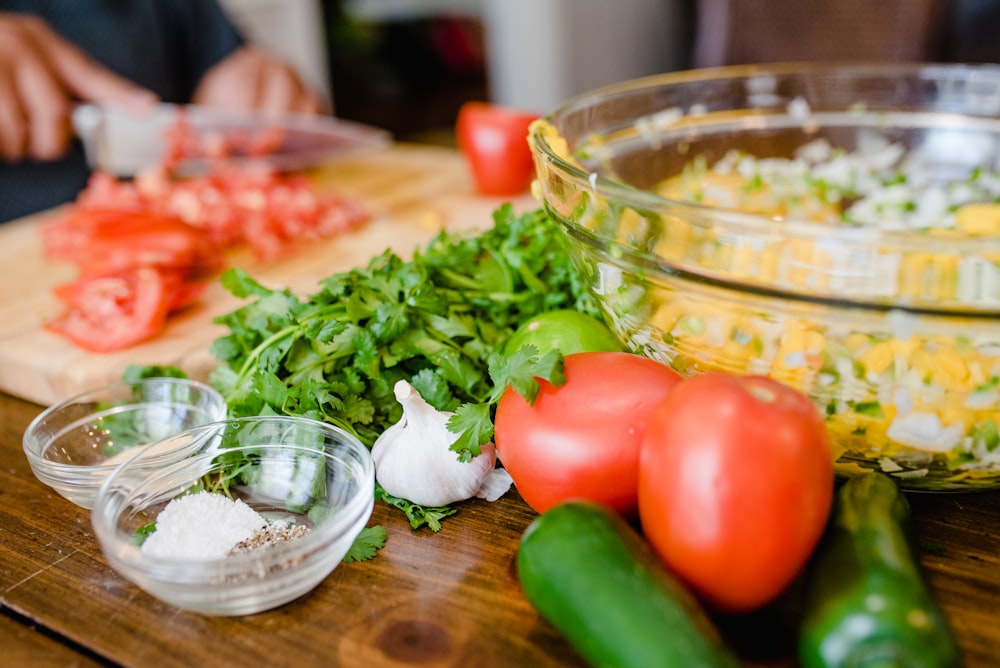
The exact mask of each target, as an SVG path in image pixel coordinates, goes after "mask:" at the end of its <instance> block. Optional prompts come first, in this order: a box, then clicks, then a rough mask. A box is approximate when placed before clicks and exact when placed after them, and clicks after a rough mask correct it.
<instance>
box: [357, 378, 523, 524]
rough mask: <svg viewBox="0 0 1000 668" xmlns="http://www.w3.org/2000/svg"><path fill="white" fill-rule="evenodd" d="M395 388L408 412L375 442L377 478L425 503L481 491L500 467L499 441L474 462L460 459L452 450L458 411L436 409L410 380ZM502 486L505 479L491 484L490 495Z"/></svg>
mask: <svg viewBox="0 0 1000 668" xmlns="http://www.w3.org/2000/svg"><path fill="white" fill-rule="evenodd" d="M393 391H394V392H395V394H396V399H397V401H399V403H400V405H402V407H403V416H402V417H401V418H400V420H399V422H397V423H396V424H394V425H392V426H391V427H389V428H388V429H386V430H385V432H383V433H382V435H381V436H379V437H378V439H377V440H376V441H375V444H374V445H373V446H372V457H373V459H374V460H375V478H376V480H378V482H379V484H380V485H382V488H383V489H385V491H386V492H388V493H389V494H391V495H393V496H396V497H399V498H402V499H406V500H407V501H410V502H411V503H415V504H418V505H422V506H446V505H448V504H451V503H456V502H458V501H464V500H466V499H470V498H472V497H474V496H477V494H479V492H480V490H481V489H482V488H483V485H484V483H485V482H486V481H487V479H488V478H490V476H491V474H492V473H493V471H494V470H495V467H496V449H495V448H494V446H493V444H492V443H487V444H485V445H483V446H481V447H482V452H481V453H480V454H479V455H477V456H476V457H473V458H472V460H471V461H469V462H462V461H459V459H458V455H457V453H455V452H454V451H452V450H451V449H450V446H451V444H452V443H454V442H455V440H456V439H457V438H458V434H455V433H453V432H451V431H449V430H448V419H449V418H450V417H451V416H452V413H448V412H444V411H438V410H437V409H435V408H434V407H433V406H431V405H430V404H428V403H427V402H426V401H424V399H423V397H421V396H420V394H419V393H418V392H417V391H416V390H415V389H414V388H413V386H412V385H410V384H409V383H408V382H406V381H405V380H401V381H399V382H397V383H396V385H395V386H394V387H393ZM504 474H506V471H504ZM501 481H502V478H501ZM501 487H502V482H501V483H500V484H499V485H497V486H496V488H493V487H491V488H490V489H491V490H492V491H491V492H490V494H489V495H490V496H493V495H495V494H496V490H497V489H500V488H501ZM509 487H510V485H509V484H508V485H507V487H506V488H504V489H503V491H501V492H499V495H496V496H495V498H499V496H501V495H502V494H503V493H504V492H506V490H507V489H509Z"/></svg>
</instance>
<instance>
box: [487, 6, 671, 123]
mask: <svg viewBox="0 0 1000 668" xmlns="http://www.w3.org/2000/svg"><path fill="white" fill-rule="evenodd" d="M483 1H484V7H483V22H484V27H485V30H486V48H487V62H488V64H489V73H488V74H489V85H490V96H491V98H492V99H493V101H495V102H498V103H500V104H506V105H509V106H513V107H519V108H522V109H527V110H532V111H536V112H539V113H545V112H548V111H551V110H553V109H555V108H556V107H557V106H559V105H560V104H561V103H562V102H564V101H566V100H568V99H569V98H571V97H573V96H575V95H578V94H580V93H584V92H587V91H588V90H591V89H593V88H597V87H599V86H603V85H606V84H611V83H616V82H619V81H625V80H627V79H633V78H636V77H640V76H645V75H648V74H656V73H658V72H665V71H669V70H676V69H680V68H681V67H682V66H683V63H684V62H685V59H686V53H685V50H684V47H683V44H684V42H685V40H684V39H682V37H683V34H682V30H683V29H684V26H683V25H682V23H681V13H680V9H679V8H678V7H677V4H678V3H676V2H672V1H671V0H483Z"/></svg>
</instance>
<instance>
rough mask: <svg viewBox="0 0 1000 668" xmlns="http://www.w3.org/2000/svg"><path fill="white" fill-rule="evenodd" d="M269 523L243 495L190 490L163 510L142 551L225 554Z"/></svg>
mask: <svg viewBox="0 0 1000 668" xmlns="http://www.w3.org/2000/svg"><path fill="white" fill-rule="evenodd" d="M266 525H267V520H265V519H264V518H263V517H262V516H261V515H260V514H259V513H258V512H257V511H256V510H254V509H253V508H251V507H250V506H248V505H247V504H246V503H244V502H243V501H240V500H239V499H230V498H229V497H227V496H224V495H222V494H215V493H212V492H198V493H196V494H188V495H185V496H180V497H178V498H176V499H174V500H173V501H171V502H170V503H168V504H167V506H166V507H165V508H164V509H163V510H162V511H161V512H160V514H159V516H157V518H156V530H155V531H154V532H153V533H152V534H150V536H149V538H147V539H146V541H145V542H144V543H143V544H142V553H143V554H145V555H148V556H151V557H157V558H163V559H214V558H217V557H225V556H227V555H228V554H229V552H230V550H232V549H233V547H234V546H236V545H237V544H239V543H240V542H242V541H245V540H247V539H248V538H250V536H252V535H253V533H254V532H255V531H257V530H259V529H261V528H263V527H265V526H266Z"/></svg>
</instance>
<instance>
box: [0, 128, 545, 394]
mask: <svg viewBox="0 0 1000 668" xmlns="http://www.w3.org/2000/svg"><path fill="white" fill-rule="evenodd" d="M313 178H314V180H315V183H316V188H317V190H318V191H319V192H331V193H336V194H340V195H343V196H345V197H350V198H354V199H357V200H358V201H359V202H360V203H362V204H363V205H364V206H366V207H368V208H369V210H370V211H371V213H372V219H371V221H370V222H369V223H368V224H367V225H365V226H364V227H363V228H361V229H358V230H356V231H353V232H351V233H348V234H345V235H342V236H338V237H334V238H331V239H328V240H325V241H322V242H319V243H309V244H307V245H303V246H301V247H299V248H297V249H296V250H295V252H294V253H293V254H290V255H288V256H287V257H284V258H282V259H280V260H277V261H274V262H268V263H262V262H260V261H258V260H256V259H255V258H254V257H253V255H252V254H251V253H249V251H246V250H243V251H236V252H233V253H231V254H230V255H229V256H227V260H228V263H229V264H230V265H234V266H241V267H243V268H245V269H247V270H248V271H249V272H250V273H251V274H252V275H253V276H254V278H256V279H258V280H259V281H261V282H262V283H264V284H266V285H269V286H271V287H288V288H291V289H293V290H296V291H299V292H304V293H309V292H313V291H315V290H316V289H318V285H317V283H318V281H319V280H321V279H322V278H325V277H327V276H329V275H330V274H332V273H334V272H336V271H343V270H347V269H351V268H353V267H355V266H358V265H363V264H365V263H367V262H368V260H369V259H370V258H371V257H373V256H374V255H377V254H378V253H381V252H382V251H384V250H385V249H386V248H392V249H393V250H395V251H397V252H399V253H400V254H402V255H404V256H406V255H408V254H409V253H411V252H412V250H413V249H414V248H415V247H416V246H418V245H420V244H423V243H425V242H426V241H428V240H429V239H430V238H431V237H432V236H433V235H434V234H435V233H436V232H438V231H439V230H441V229H442V228H443V227H447V228H448V229H450V230H459V229H469V228H486V227H489V226H490V225H492V213H493V211H494V210H495V209H496V208H497V207H498V206H499V205H500V204H502V203H503V202H504V201H505V200H504V199H499V198H494V197H480V196H478V195H477V194H476V193H475V191H474V189H473V186H472V183H471V180H470V176H469V173H468V170H467V168H466V166H465V163H464V161H463V160H462V158H461V156H460V155H459V154H458V153H457V152H456V151H454V150H452V149H447V148H441V147H433V146H418V145H401V144H395V145H393V146H391V147H389V148H387V149H385V150H378V151H375V152H371V153H366V154H361V155H355V156H351V157H349V158H345V159H344V160H341V161H339V162H337V163H333V164H330V165H327V166H324V167H323V169H322V170H320V171H317V172H316V173H315V174H314V175H313ZM511 201H512V203H513V204H514V205H515V208H516V209H517V210H519V211H523V210H527V209H529V208H534V207H536V206H538V204H537V202H536V201H535V200H533V199H532V198H531V196H530V195H524V196H521V197H518V198H514V199H512V200H511ZM50 215H52V214H50ZM48 217H49V216H47V215H40V216H36V217H34V218H32V219H29V220H24V221H15V222H12V223H6V224H4V225H0V268H2V269H0V272H2V275H3V280H2V281H0V391H4V392H8V393H10V394H13V395H15V396H19V397H24V398H27V399H31V400H32V401H35V402H38V403H42V404H50V403H54V402H55V401H58V400H61V399H65V398H68V397H70V396H73V395H75V394H79V393H80V392H83V391H85V390H88V389H91V388H94V387H98V386H100V385H104V384H106V383H109V382H113V381H116V380H118V379H119V378H120V377H121V373H122V371H123V370H124V369H125V367H126V366H128V365H129V364H131V363H135V364H173V365H177V366H179V367H181V368H183V369H184V370H185V371H187V372H188V373H189V375H191V376H193V377H196V378H201V379H203V378H204V377H206V376H207V374H208V372H209V371H210V370H211V369H212V368H214V366H215V364H216V360H215V359H214V358H213V357H212V356H211V354H210V353H209V346H210V345H211V343H212V341H213V340H214V339H215V338H216V337H218V336H219V335H221V334H224V333H225V330H224V329H223V328H222V327H220V326H218V325H215V324H213V323H212V319H213V318H214V317H215V316H217V315H221V314H223V313H226V312H228V311H230V310H231V309H233V308H235V307H236V306H238V305H239V303H240V302H239V301H238V300H236V299H235V298H234V297H232V296H231V295H230V294H229V293H228V292H226V291H225V290H224V289H223V288H222V286H221V285H219V284H218V282H214V283H213V284H212V285H211V286H210V287H209V289H208V291H207V292H206V294H205V295H204V296H203V297H202V299H201V300H200V302H199V303H198V304H196V305H195V306H194V307H192V308H190V309H187V310H185V311H183V312H181V313H178V314H176V315H174V316H172V317H171V320H170V322H169V323H168V326H167V329H166V331H164V332H163V333H162V334H161V335H160V336H158V337H156V338H155V339H153V340H151V341H149V342H147V343H144V344H142V345H139V346H136V347H133V348H129V349H127V350H122V351H119V352H114V353H109V354H93V353H88V352H85V351H83V350H80V349H79V348H76V347H74V346H73V345H72V344H70V343H69V342H67V341H66V340H64V339H62V338H61V337H59V336H56V335H55V334H51V333H49V332H47V331H46V330H45V329H44V328H43V327H42V323H43V322H44V321H45V320H46V319H49V318H52V317H54V316H55V315H56V314H57V313H59V311H60V304H59V302H57V301H56V300H55V299H54V298H53V297H52V295H51V288H52V287H53V286H54V285H57V284H58V283H60V282H63V281H65V280H69V279H71V278H72V277H73V276H74V275H75V273H74V269H73V268H72V267H70V266H69V265H62V264H49V263H46V262H45V261H44V259H43V258H42V247H41V236H40V234H39V226H40V225H42V224H44V222H45V221H46V219H47V218H48Z"/></svg>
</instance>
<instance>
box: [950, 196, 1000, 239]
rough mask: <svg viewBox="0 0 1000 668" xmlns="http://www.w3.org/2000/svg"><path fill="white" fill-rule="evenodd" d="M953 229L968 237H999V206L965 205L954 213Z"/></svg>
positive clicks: (979, 203)
mask: <svg viewBox="0 0 1000 668" xmlns="http://www.w3.org/2000/svg"><path fill="white" fill-rule="evenodd" d="M955 227H956V228H957V229H959V230H961V231H962V232H965V233H966V234H969V235H975V236H984V237H985V236H997V235H1000V204H992V203H987V202H973V203H972V204H966V205H965V206H963V207H961V208H959V209H958V211H956V212H955Z"/></svg>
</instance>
